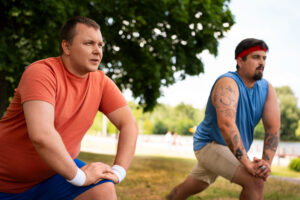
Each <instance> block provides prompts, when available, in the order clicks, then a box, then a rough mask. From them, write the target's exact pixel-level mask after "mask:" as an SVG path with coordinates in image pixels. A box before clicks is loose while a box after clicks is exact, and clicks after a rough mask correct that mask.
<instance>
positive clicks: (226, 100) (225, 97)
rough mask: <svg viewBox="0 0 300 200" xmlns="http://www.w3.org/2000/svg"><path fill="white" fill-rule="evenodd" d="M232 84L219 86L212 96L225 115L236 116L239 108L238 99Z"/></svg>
mask: <svg viewBox="0 0 300 200" xmlns="http://www.w3.org/2000/svg"><path fill="white" fill-rule="evenodd" d="M235 96H236V95H235V91H234V90H233V88H232V86H230V85H229V86H226V87H225V88H224V87H223V86H217V87H216V88H215V92H214V96H213V98H212V100H213V102H214V105H215V107H216V109H218V110H219V112H221V113H224V115H225V117H229V118H234V117H235V113H236V109H237V99H236V97H235Z"/></svg>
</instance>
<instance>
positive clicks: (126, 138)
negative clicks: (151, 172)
mask: <svg viewBox="0 0 300 200" xmlns="http://www.w3.org/2000/svg"><path fill="white" fill-rule="evenodd" d="M137 136H138V129H137V126H136V125H135V124H129V125H126V126H125V127H123V128H122V129H121V130H120V136H119V142H118V150H117V155H116V159H115V162H114V164H116V165H121V166H122V167H123V168H124V169H125V170H127V169H128V168H129V166H130V163H131V161H132V159H133V156H134V152H135V147H136V140H137Z"/></svg>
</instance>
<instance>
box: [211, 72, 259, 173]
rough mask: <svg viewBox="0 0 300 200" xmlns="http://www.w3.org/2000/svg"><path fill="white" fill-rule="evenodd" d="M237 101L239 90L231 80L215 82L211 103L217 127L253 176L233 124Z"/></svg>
mask: <svg viewBox="0 0 300 200" xmlns="http://www.w3.org/2000/svg"><path fill="white" fill-rule="evenodd" d="M238 99H239V89H238V86H237V84H236V83H235V81H234V80H233V79H231V78H227V77H224V78H221V79H219V80H218V81H217V83H216V84H215V86H214V89H213V91H212V95H211V101H212V104H213V106H214V107H215V109H216V113H217V120H218V127H219V129H220V131H221V134H222V136H223V138H224V140H225V142H226V144H227V146H228V147H229V149H230V150H231V152H232V153H233V154H234V156H235V157H236V158H237V159H238V160H239V161H240V162H241V163H242V164H243V165H244V166H245V167H246V169H247V170H248V172H249V173H250V174H253V175H254V174H255V169H254V163H252V162H251V161H250V160H249V158H248V156H247V152H246V150H245V148H244V144H243V142H242V139H241V136H240V132H239V130H238V128H237V126H236V122H235V120H236V110H237V104H238Z"/></svg>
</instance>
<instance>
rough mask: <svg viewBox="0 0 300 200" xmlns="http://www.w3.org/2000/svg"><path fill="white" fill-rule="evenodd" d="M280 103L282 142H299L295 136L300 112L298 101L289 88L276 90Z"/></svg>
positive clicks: (284, 87)
mask: <svg viewBox="0 0 300 200" xmlns="http://www.w3.org/2000/svg"><path fill="white" fill-rule="evenodd" d="M275 89H276V93H277V97H278V99H279V102H280V118H281V127H280V138H281V140H297V137H296V135H295V132H296V129H297V126H298V120H299V118H300V110H299V108H298V107H297V101H298V99H297V98H296V97H295V95H294V93H293V91H292V90H291V88H290V87H289V86H282V87H278V88H275Z"/></svg>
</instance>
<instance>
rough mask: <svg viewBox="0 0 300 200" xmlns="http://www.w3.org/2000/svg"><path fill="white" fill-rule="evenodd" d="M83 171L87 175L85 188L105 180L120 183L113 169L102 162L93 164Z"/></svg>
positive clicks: (85, 167)
mask: <svg viewBox="0 0 300 200" xmlns="http://www.w3.org/2000/svg"><path fill="white" fill-rule="evenodd" d="M81 170H82V171H83V172H84V173H85V174H86V180H85V183H84V184H83V186H88V185H91V184H96V183H98V182H99V181H101V180H103V179H108V180H112V181H113V182H114V183H118V182H119V180H118V177H117V176H116V175H115V173H114V172H113V171H112V169H111V167H110V166H109V165H107V164H104V163H101V162H92V163H88V164H87V165H85V166H83V167H81Z"/></svg>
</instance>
